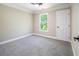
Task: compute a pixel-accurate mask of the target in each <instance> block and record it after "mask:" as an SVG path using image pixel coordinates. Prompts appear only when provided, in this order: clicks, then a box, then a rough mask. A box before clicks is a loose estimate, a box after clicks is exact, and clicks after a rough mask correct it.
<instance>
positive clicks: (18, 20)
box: [0, 5, 33, 42]
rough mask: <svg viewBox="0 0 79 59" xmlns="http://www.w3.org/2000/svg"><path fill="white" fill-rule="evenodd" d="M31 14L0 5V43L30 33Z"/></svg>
mask: <svg viewBox="0 0 79 59" xmlns="http://www.w3.org/2000/svg"><path fill="white" fill-rule="evenodd" d="M32 19H33V18H32V14H31V13H27V12H23V11H20V10H18V9H14V8H10V7H7V6H3V5H0V42H1V41H5V40H8V39H12V38H16V37H19V36H23V35H26V34H30V33H32V30H33V28H32V27H33V26H32V25H33V20H32Z"/></svg>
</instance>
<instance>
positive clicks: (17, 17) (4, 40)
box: [0, 3, 79, 56]
mask: <svg viewBox="0 0 79 59" xmlns="http://www.w3.org/2000/svg"><path fill="white" fill-rule="evenodd" d="M78 19H79V4H78V3H0V56H78V55H79V53H78V52H79V42H78V41H79V26H78V25H79V20H78Z"/></svg>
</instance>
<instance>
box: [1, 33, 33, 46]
mask: <svg viewBox="0 0 79 59" xmlns="http://www.w3.org/2000/svg"><path fill="white" fill-rule="evenodd" d="M31 35H32V34H27V35H23V36H20V37H17V38H13V39H9V40H6V41H2V42H0V45H3V44H6V43H10V42H13V41H16V40H20V39H22V38H24V37H28V36H31Z"/></svg>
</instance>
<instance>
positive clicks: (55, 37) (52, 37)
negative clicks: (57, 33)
mask: <svg viewBox="0 0 79 59" xmlns="http://www.w3.org/2000/svg"><path fill="white" fill-rule="evenodd" d="M32 35H38V36H42V37H47V38H51V39H56V40H60V39H58V38H57V37H53V36H47V35H42V34H37V33H32ZM61 41H65V40H61ZM66 42H70V41H66Z"/></svg>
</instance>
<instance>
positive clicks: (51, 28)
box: [34, 11, 56, 37]
mask: <svg viewBox="0 0 79 59" xmlns="http://www.w3.org/2000/svg"><path fill="white" fill-rule="evenodd" d="M46 13H48V32H41V31H40V30H39V15H40V14H35V15H34V33H37V34H43V35H48V36H54V37H55V36H56V20H55V18H56V17H55V11H53V12H52V11H49V12H46Z"/></svg>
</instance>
